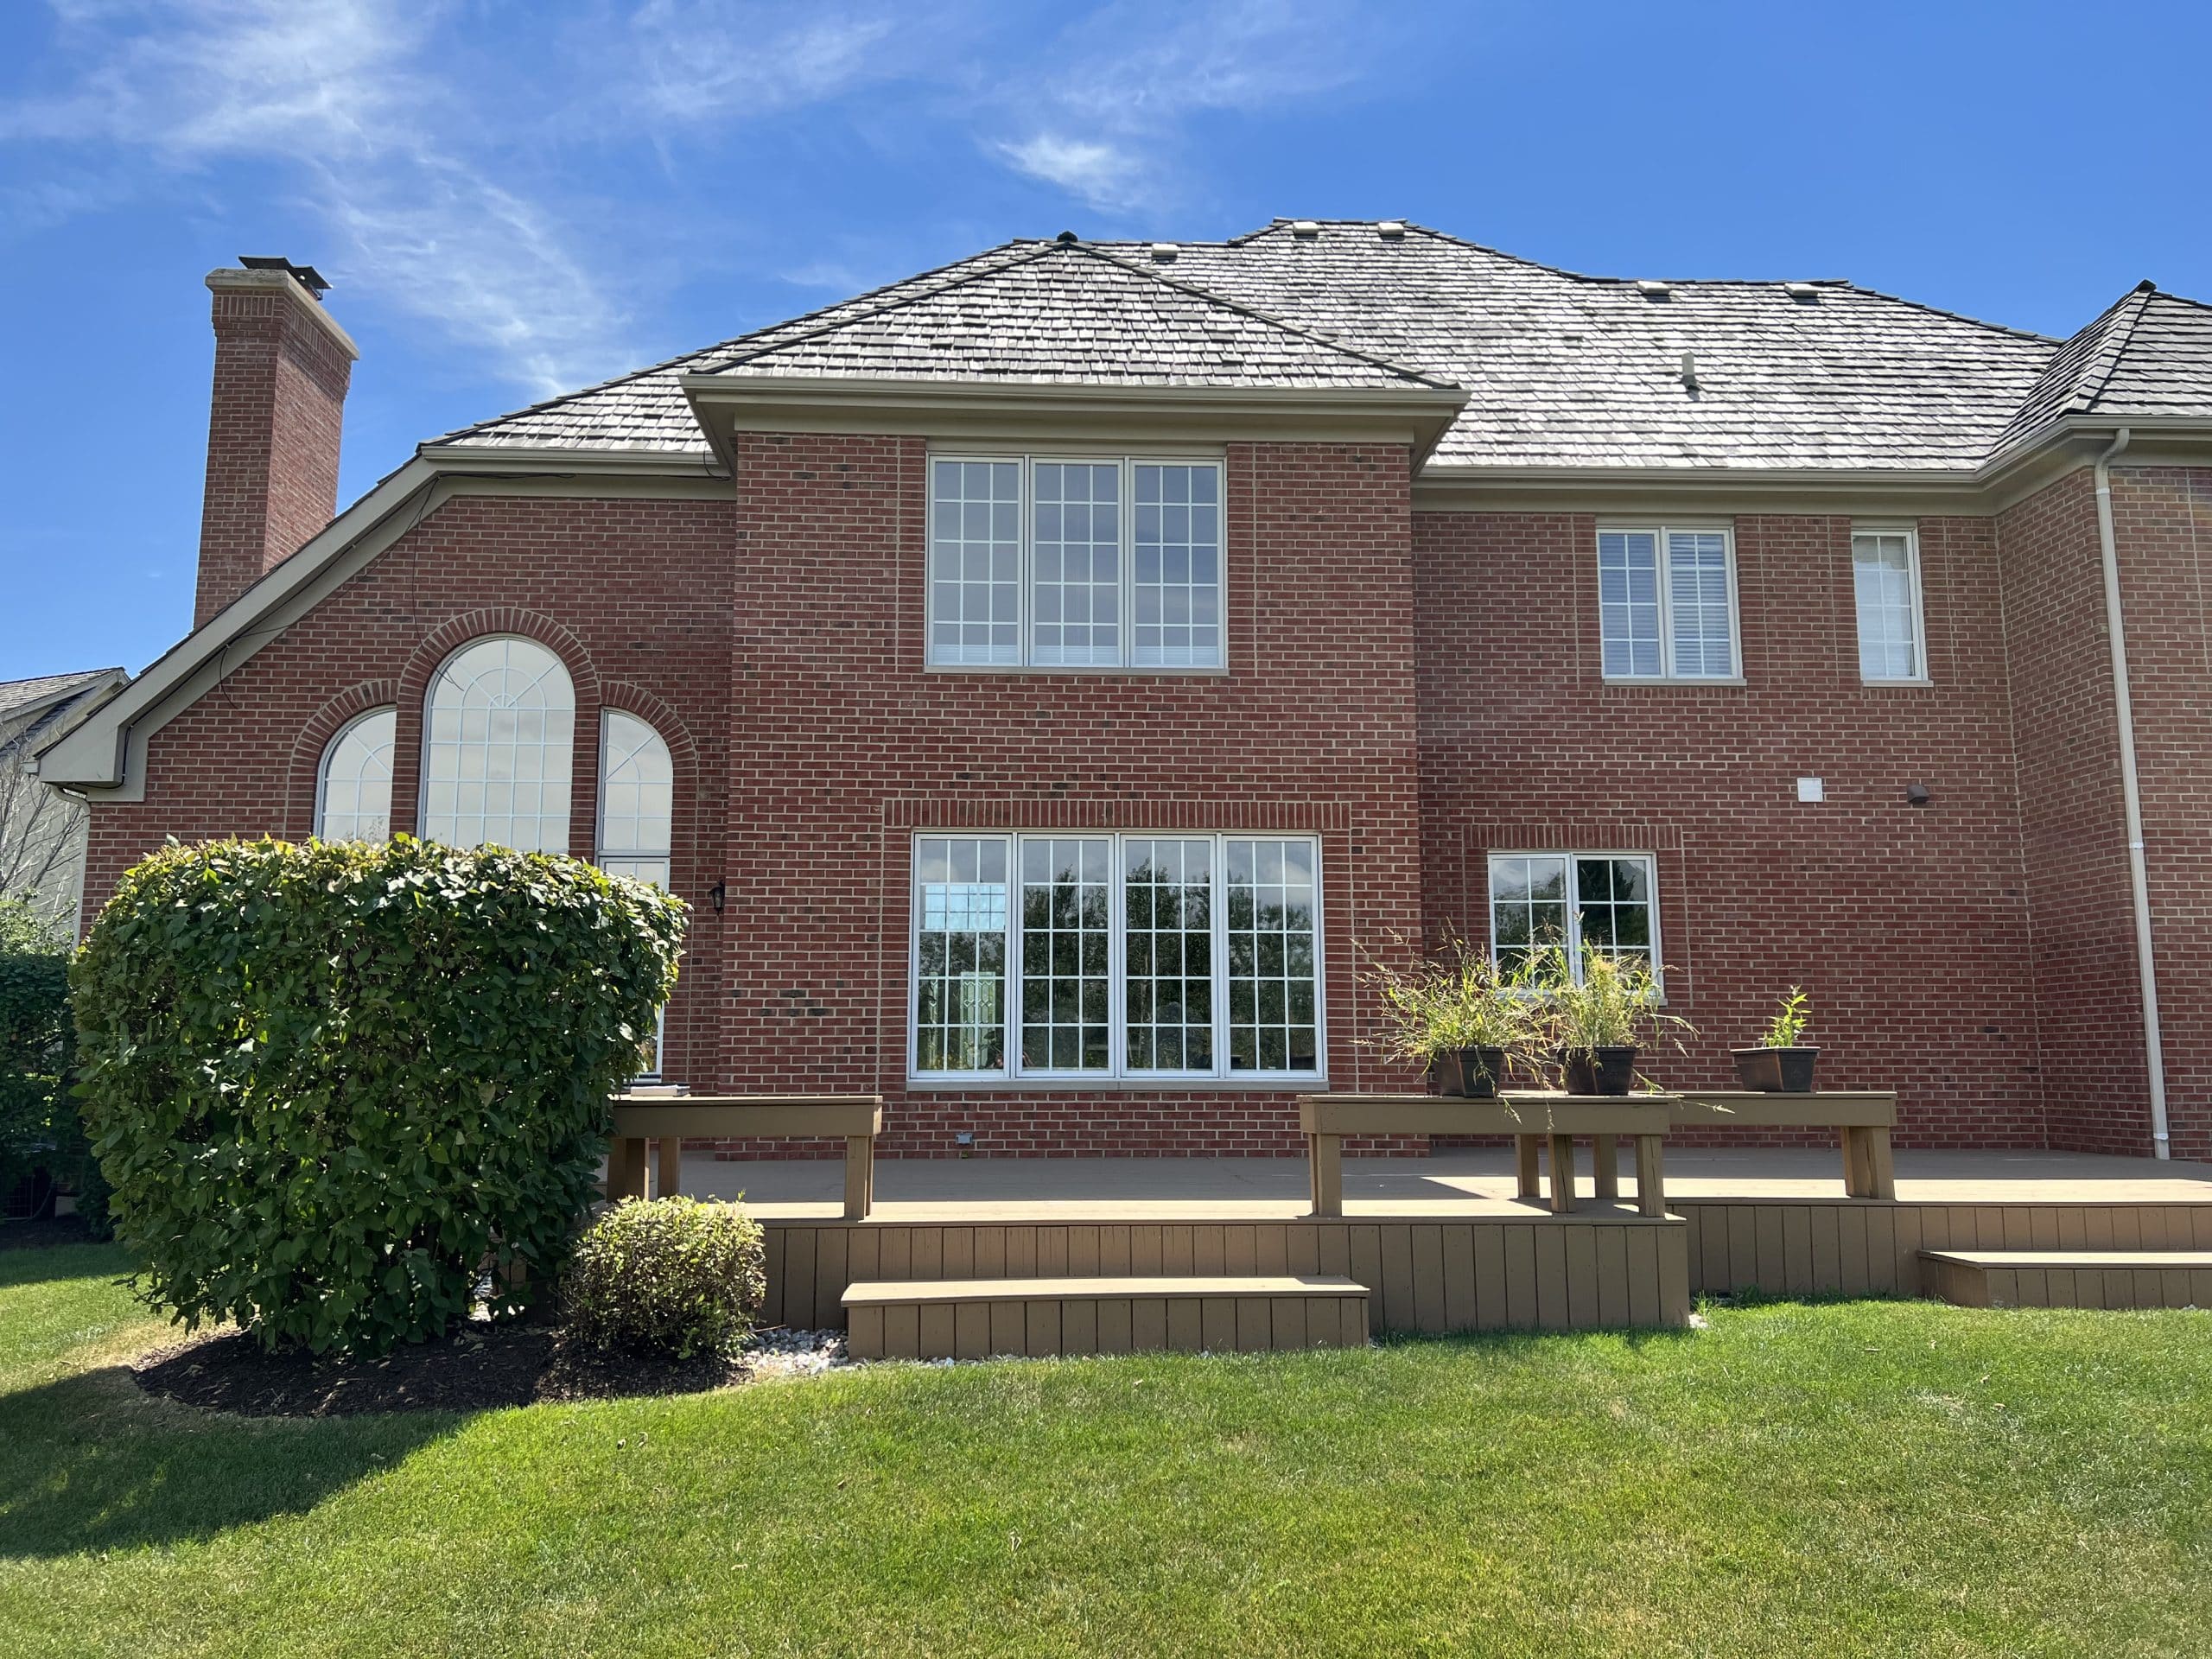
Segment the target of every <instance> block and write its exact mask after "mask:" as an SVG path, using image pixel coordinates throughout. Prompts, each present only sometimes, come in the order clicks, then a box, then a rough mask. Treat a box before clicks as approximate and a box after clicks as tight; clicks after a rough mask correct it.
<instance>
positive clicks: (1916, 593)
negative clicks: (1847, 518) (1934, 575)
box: [1851, 524, 1934, 685]
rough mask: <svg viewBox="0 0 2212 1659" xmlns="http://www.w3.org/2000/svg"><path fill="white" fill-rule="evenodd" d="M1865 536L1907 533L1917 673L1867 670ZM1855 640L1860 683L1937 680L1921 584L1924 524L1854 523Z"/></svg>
mask: <svg viewBox="0 0 2212 1659" xmlns="http://www.w3.org/2000/svg"><path fill="white" fill-rule="evenodd" d="M1861 536H1902V537H1904V568H1905V585H1906V586H1907V587H1908V588H1910V589H1911V592H1912V659H1913V661H1914V662H1915V663H1916V664H1918V665H1919V668H1920V672H1918V673H1917V674H1900V675H1890V674H1881V675H1870V674H1868V673H1867V672H1866V641H1865V639H1864V637H1863V635H1862V632H1861V628H1862V623H1861V620H1860V618H1859V537H1861ZM1851 627H1852V636H1851V643H1852V646H1853V654H1854V655H1855V656H1857V657H1858V658H1859V683H1860V684H1861V685H1930V684H1933V683H1934V681H1933V680H1932V679H1931V678H1930V677H1929V672H1928V608H1927V606H1926V604H1925V603H1924V602H1923V599H1922V596H1921V588H1920V528H1919V526H1918V525H1916V524H1853V525H1852V527H1851Z"/></svg>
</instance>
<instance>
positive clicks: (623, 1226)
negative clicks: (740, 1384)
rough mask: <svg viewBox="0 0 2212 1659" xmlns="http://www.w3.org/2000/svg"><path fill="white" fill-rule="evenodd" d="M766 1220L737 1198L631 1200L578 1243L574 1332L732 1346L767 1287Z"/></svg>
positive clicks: (568, 1299) (644, 1347) (569, 1300)
mask: <svg viewBox="0 0 2212 1659" xmlns="http://www.w3.org/2000/svg"><path fill="white" fill-rule="evenodd" d="M765 1255H766V1249H765V1246H764V1245H763V1243H762V1242H761V1236H760V1223H759V1222H757V1221H755V1220H753V1217H750V1216H748V1215H747V1214H746V1213H745V1211H744V1210H743V1209H742V1208H741V1206H739V1205H734V1204H712V1203H701V1202H700V1201H699V1200H698V1199H696V1198H654V1199H652V1200H651V1201H648V1200H645V1199H643V1198H628V1199H625V1200H624V1201H623V1202H622V1203H620V1204H619V1205H615V1206H614V1208H613V1209H612V1210H609V1211H607V1212H606V1213H604V1214H603V1215H601V1217H600V1218H599V1219H598V1220H597V1221H595V1222H594V1223H593V1224H592V1225H591V1226H590V1228H589V1229H588V1230H587V1231H586V1232H585V1233H584V1236H582V1238H581V1239H579V1240H577V1242H576V1252H575V1255H574V1256H573V1257H572V1258H571V1259H570V1261H569V1271H568V1277H567V1278H566V1280H565V1281H563V1303H564V1305H565V1307H566V1310H567V1314H568V1320H569V1332H570V1334H572V1335H573V1336H575V1337H576V1338H579V1339H580V1340H582V1341H583V1342H585V1343H587V1344H589V1345H591V1346H592V1347H594V1348H601V1349H607V1350H621V1351H631V1352H639V1353H653V1354H666V1355H671V1356H672V1357H676V1358H678V1359H689V1358H690V1357H691V1356H692V1355H694V1354H702V1353H726V1352H728V1351H729V1350H730V1349H731V1348H733V1347H734V1346H735V1345H736V1344H737V1343H738V1342H739V1340H740V1339H741V1338H743V1337H744V1336H745V1334H746V1333H747V1332H749V1331H751V1330H752V1329H753V1317H754V1315H755V1314H757V1313H759V1312H760V1299H761V1297H762V1295H763V1294H765V1293H766V1282H767V1281H766V1273H765V1268H764V1261H765Z"/></svg>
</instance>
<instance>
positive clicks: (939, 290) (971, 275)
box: [701, 242, 1065, 374]
mask: <svg viewBox="0 0 2212 1659" xmlns="http://www.w3.org/2000/svg"><path fill="white" fill-rule="evenodd" d="M1016 245H1017V244H1015V243H1011V242H1007V243H1001V244H1000V245H999V247H995V248H991V249H988V250H986V251H988V252H991V253H996V252H998V251H1000V248H1010V247H1014V246H1016ZM1064 246H1065V243H1058V242H1046V243H1044V244H1042V245H1039V246H1036V247H1034V248H1033V249H1031V250H1030V251H1027V252H1025V253H1023V254H1020V256H1018V257H1014V258H1012V259H1008V260H1006V261H1004V262H1003V263H1001V264H995V265H991V266H988V267H985V268H979V269H977V270H966V271H962V272H960V273H959V274H958V275H957V276H954V277H947V278H946V279H945V280H944V282H942V283H937V284H935V285H934V286H932V287H929V288H923V289H916V290H915V291H914V292H913V293H912V294H901V295H899V296H895V297H893V298H892V299H888V300H886V301H885V302H883V303H882V304H880V305H878V306H874V307H873V308H869V309H868V310H866V311H861V312H856V313H855V315H852V316H849V317H839V318H837V319H836V320H835V321H828V322H823V323H821V324H819V325H817V327H812V328H807V329H803V330H801V331H800V332H799V333H798V334H793V335H791V337H790V338H789V339H788V340H776V341H775V342H773V343H772V344H770V345H765V346H760V347H758V348H757V349H756V350H753V351H750V352H740V353H737V355H736V356H734V357H732V358H730V359H728V361H726V362H721V363H717V364H715V365H713V366H712V367H710V368H707V369H704V370H702V371H701V372H702V373H705V374H720V373H721V372H722V371H723V370H725V369H734V368H735V367H736V366H737V365H739V364H741V363H750V362H752V361H753V359H755V358H760V357H766V356H767V355H768V353H771V352H780V351H782V350H784V349H785V348H786V347H787V346H798V345H803V344H804V342H806V341H807V340H818V339H820V338H821V337H822V336H823V335H824V334H834V333H836V331H837V330H838V329H840V328H848V327H851V326H852V325H853V324H855V323H856V322H866V321H868V320H869V319H870V318H872V317H880V316H885V315H888V314H889V313H891V312H893V311H897V310H900V309H903V308H905V307H907V306H910V305H918V304H920V303H921V302H922V301H924V300H933V299H935V298H937V296H938V295H940V294H949V293H950V292H951V291H952V290H953V289H956V288H959V287H962V286H963V285H965V284H967V283H979V282H981V281H982V280H983V279H984V278H985V277H998V276H1002V275H1004V274H1005V273H1006V272H1007V271H1009V270H1015V269H1016V268H1018V267H1020V266H1022V265H1029V264H1036V263H1037V261H1039V259H1042V258H1045V257H1047V256H1048V255H1049V254H1050V253H1051V252H1052V250H1053V249H1054V248H1056V247H1064ZM976 257H977V258H978V259H980V258H981V257H982V255H980V254H979V255H977V256H976ZM951 269H952V267H951V266H950V265H945V266H940V267H938V270H925V271H924V272H923V273H922V277H923V278H927V277H935V276H938V275H939V274H940V272H942V271H944V270H951ZM908 280H909V281H917V280H920V279H918V278H912V277H910V278H909V279H908ZM898 286H899V284H898V283H887V284H885V286H884V287H883V288H879V289H874V290H873V291H872V292H871V293H869V294H864V295H862V296H861V300H868V299H870V298H873V297H874V295H876V294H881V293H884V292H886V291H887V289H892V288H896V287H898ZM846 303H847V304H849V305H850V304H855V303H857V302H855V301H850V300H849V301H847V302H846ZM834 310H836V306H824V307H823V308H822V310H821V311H814V312H810V313H808V314H807V316H806V317H798V318H794V319H793V320H792V321H796V322H804V321H807V320H808V318H810V317H818V316H821V315H823V312H827V311H834ZM790 326H791V325H790V324H789V323H781V324H777V325H775V327H790ZM772 332H773V328H762V329H760V330H757V331H756V333H755V334H747V335H742V336H741V337H740V338H739V339H738V340H734V341H731V342H730V343H731V344H733V345H740V346H741V345H743V344H744V343H745V341H746V340H752V339H754V338H757V336H758V335H759V334H770V333H772ZM709 349H714V348H709Z"/></svg>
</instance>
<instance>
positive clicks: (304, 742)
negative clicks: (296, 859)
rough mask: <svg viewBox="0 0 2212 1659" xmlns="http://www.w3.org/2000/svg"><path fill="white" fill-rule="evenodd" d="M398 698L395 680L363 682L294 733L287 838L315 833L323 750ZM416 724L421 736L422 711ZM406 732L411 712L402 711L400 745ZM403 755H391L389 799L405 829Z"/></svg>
mask: <svg viewBox="0 0 2212 1659" xmlns="http://www.w3.org/2000/svg"><path fill="white" fill-rule="evenodd" d="M398 701H399V682H398V681H397V680H364V681H362V682H361V683H360V684H359V685H356V686H353V687H351V688H350V689H348V690H344V691H341V692H340V693H339V694H338V695H337V696H334V697H333V698H332V699H331V700H330V701H329V702H326V703H324V704H323V705H322V707H321V708H320V709H316V710H315V713H314V714H312V715H308V718H307V720H306V721H305V722H304V723H303V724H302V726H301V727H300V729H299V730H298V731H297V732H296V733H295V734H293V738H292V753H291V758H290V760H289V761H288V762H287V763H286V765H285V768H284V834H285V836H287V837H288V838H289V839H290V840H293V841H305V840H306V839H307V838H308V836H311V835H313V834H314V833H315V795H316V791H317V787H318V785H320V783H321V772H322V757H323V753H324V752H325V751H326V750H327V749H328V748H329V747H330V740H331V739H332V738H334V737H335V736H337V735H338V734H339V733H340V732H341V731H343V730H345V729H346V727H348V726H350V725H351V724H353V721H356V720H358V719H359V718H360V716H362V715H365V714H367V713H368V712H369V710H371V709H380V708H386V707H390V706H391V705H393V704H396V703H397V702H398ZM420 728H421V716H420V715H419V714H418V715H416V729H417V733H418V734H419V732H420ZM406 731H407V715H406V711H405V710H404V709H402V710H401V711H400V715H399V732H400V738H399V741H401V742H402V743H404V742H405V741H407V739H406ZM399 759H400V757H399V755H398V754H397V753H394V754H393V756H392V766H393V773H392V783H393V794H392V802H391V824H392V828H393V829H399V828H401V827H402V825H401V823H400V817H399V796H398V792H397V791H398V766H399ZM410 787H411V785H410ZM407 821H408V823H409V824H410V825H411V824H412V823H413V822H414V804H413V802H411V801H410V803H409V804H408V815H407Z"/></svg>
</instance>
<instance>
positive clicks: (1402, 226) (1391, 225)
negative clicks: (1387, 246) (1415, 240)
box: [1375, 219, 1406, 242]
mask: <svg viewBox="0 0 2212 1659" xmlns="http://www.w3.org/2000/svg"><path fill="white" fill-rule="evenodd" d="M1375 233H1376V235H1377V236H1379V237H1381V238H1383V240H1384V241H1385V242H1402V241H1404V240H1405V237H1406V221H1405V220H1404V219H1384V220H1383V222H1382V223H1381V224H1379V225H1377V226H1376V227H1375Z"/></svg>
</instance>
